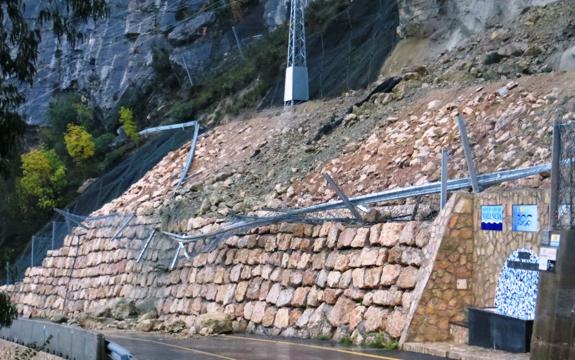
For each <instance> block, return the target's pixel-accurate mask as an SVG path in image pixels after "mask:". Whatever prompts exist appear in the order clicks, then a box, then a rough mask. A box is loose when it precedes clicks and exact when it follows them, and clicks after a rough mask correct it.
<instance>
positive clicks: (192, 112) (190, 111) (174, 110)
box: [169, 101, 196, 121]
mask: <svg viewBox="0 0 575 360" xmlns="http://www.w3.org/2000/svg"><path fill="white" fill-rule="evenodd" d="M169 114H170V115H171V116H172V117H173V118H174V119H175V120H177V121H186V120H190V119H193V118H194V117H195V116H196V108H195V106H194V102H193V101H178V102H175V103H174V104H172V106H171V108H170V110H169Z"/></svg>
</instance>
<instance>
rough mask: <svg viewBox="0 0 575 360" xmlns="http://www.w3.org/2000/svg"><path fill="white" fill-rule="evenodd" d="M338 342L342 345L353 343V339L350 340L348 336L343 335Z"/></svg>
mask: <svg viewBox="0 0 575 360" xmlns="http://www.w3.org/2000/svg"><path fill="white" fill-rule="evenodd" d="M339 343H340V344H342V345H343V346H351V345H353V341H352V340H351V338H350V337H349V336H344V337H342V338H341V339H339Z"/></svg>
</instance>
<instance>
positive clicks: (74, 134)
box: [64, 124, 96, 163]
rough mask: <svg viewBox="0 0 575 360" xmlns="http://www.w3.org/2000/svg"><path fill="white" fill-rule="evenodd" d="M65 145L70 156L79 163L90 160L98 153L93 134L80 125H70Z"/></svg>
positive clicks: (65, 137)
mask: <svg viewBox="0 0 575 360" xmlns="http://www.w3.org/2000/svg"><path fill="white" fill-rule="evenodd" d="M64 143H65V144H66V150H67V151H68V154H69V155H70V156H71V157H72V158H73V159H74V161H75V162H77V163H81V162H82V161H85V160H88V159H90V158H91V157H93V156H94V154H95V153H96V144H95V143H94V138H93V137H92V134H90V133H89V132H88V131H86V129H85V128H84V127H83V126H80V125H74V124H68V130H67V131H66V134H64Z"/></svg>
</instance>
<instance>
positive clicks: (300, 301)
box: [291, 287, 310, 307]
mask: <svg viewBox="0 0 575 360" xmlns="http://www.w3.org/2000/svg"><path fill="white" fill-rule="evenodd" d="M309 291H310V288H308V287H300V288H297V289H296V290H295V292H294V296H293V299H292V301H291V305H292V306H295V307H303V306H305V304H306V300H307V294H308V293H309Z"/></svg>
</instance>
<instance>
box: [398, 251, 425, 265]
mask: <svg viewBox="0 0 575 360" xmlns="http://www.w3.org/2000/svg"><path fill="white" fill-rule="evenodd" d="M401 263H402V264H405V265H415V266H420V265H421V264H422V263H423V251H422V250H421V249H418V248H414V247H405V248H403V252H402V254H401Z"/></svg>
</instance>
